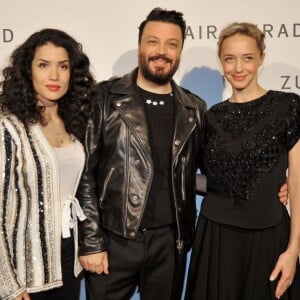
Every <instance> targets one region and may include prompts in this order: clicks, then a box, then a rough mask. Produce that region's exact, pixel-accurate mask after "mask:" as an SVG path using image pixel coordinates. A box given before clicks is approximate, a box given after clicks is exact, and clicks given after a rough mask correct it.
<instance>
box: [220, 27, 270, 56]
mask: <svg viewBox="0 0 300 300" xmlns="http://www.w3.org/2000/svg"><path fill="white" fill-rule="evenodd" d="M235 34H243V35H246V36H249V37H252V38H254V39H255V41H256V44H257V47H258V49H259V51H260V53H261V54H263V53H264V50H265V48H266V45H265V34H264V32H262V31H261V30H260V29H259V28H258V27H257V26H256V25H255V24H252V23H247V22H242V23H238V22H234V23H231V24H229V25H228V26H226V27H225V28H223V29H222V31H221V32H220V34H219V41H218V56H219V57H220V54H221V49H222V45H223V42H224V40H225V39H226V38H228V37H231V36H233V35H235Z"/></svg>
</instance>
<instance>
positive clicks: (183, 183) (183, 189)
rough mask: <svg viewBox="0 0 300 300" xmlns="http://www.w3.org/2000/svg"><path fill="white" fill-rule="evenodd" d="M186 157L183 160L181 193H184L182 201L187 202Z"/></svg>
mask: <svg viewBox="0 0 300 300" xmlns="http://www.w3.org/2000/svg"><path fill="white" fill-rule="evenodd" d="M185 161H186V159H185V157H184V156H183V157H182V158H181V193H182V200H183V201H184V200H186V195H185Z"/></svg>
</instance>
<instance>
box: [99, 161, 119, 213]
mask: <svg viewBox="0 0 300 300" xmlns="http://www.w3.org/2000/svg"><path fill="white" fill-rule="evenodd" d="M115 169H116V167H112V168H111V169H110V170H109V173H108V175H107V176H106V178H105V181H104V184H103V190H102V193H101V196H100V199H99V203H100V208H103V205H102V202H103V199H104V195H105V193H106V189H107V185H108V183H109V180H110V178H111V176H112V174H113V172H114V171H115Z"/></svg>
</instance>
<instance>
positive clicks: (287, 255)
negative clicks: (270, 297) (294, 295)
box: [270, 250, 298, 299]
mask: <svg viewBox="0 0 300 300" xmlns="http://www.w3.org/2000/svg"><path fill="white" fill-rule="evenodd" d="M297 259H298V254H297V253H294V252H292V251H290V250H286V251H285V252H283V253H282V254H281V255H280V256H279V258H278V260H277V263H276V266H275V268H274V270H273V271H272V273H271V276H270V280H271V281H274V280H275V279H276V278H278V276H279V275H280V274H281V276H280V279H279V281H278V283H277V286H276V290H275V297H276V298H277V299H279V298H280V297H281V296H282V295H283V294H284V293H285V291H286V290H287V289H288V288H289V286H290V285H291V284H292V282H293V279H294V275H295V271H296V262H297Z"/></svg>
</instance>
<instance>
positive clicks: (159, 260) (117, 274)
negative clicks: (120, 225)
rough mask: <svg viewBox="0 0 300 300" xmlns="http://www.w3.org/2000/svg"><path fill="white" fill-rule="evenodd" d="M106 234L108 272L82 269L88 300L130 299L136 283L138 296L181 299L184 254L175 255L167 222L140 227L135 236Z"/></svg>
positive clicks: (144, 299) (173, 241) (172, 230)
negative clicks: (159, 225) (84, 274)
mask: <svg viewBox="0 0 300 300" xmlns="http://www.w3.org/2000/svg"><path fill="white" fill-rule="evenodd" d="M108 238H109V247H108V259H109V272H110V273H109V275H97V274H94V273H90V272H87V273H86V289H87V299H88V300H98V299H99V300H100V299H101V300H126V299H130V298H131V296H132V295H133V293H134V291H135V290H136V287H138V290H139V293H140V298H141V299H142V300H150V299H151V300H153V299H154V300H159V299H162V300H169V299H170V300H176V299H181V293H182V287H183V281H184V273H185V263H186V254H184V255H182V256H180V257H179V256H177V255H176V251H175V238H174V229H173V228H172V227H171V226H166V227H163V228H159V229H150V230H149V229H146V230H140V231H139V232H138V235H137V238H136V240H128V239H124V238H122V237H119V236H117V235H115V234H112V233H108Z"/></svg>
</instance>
